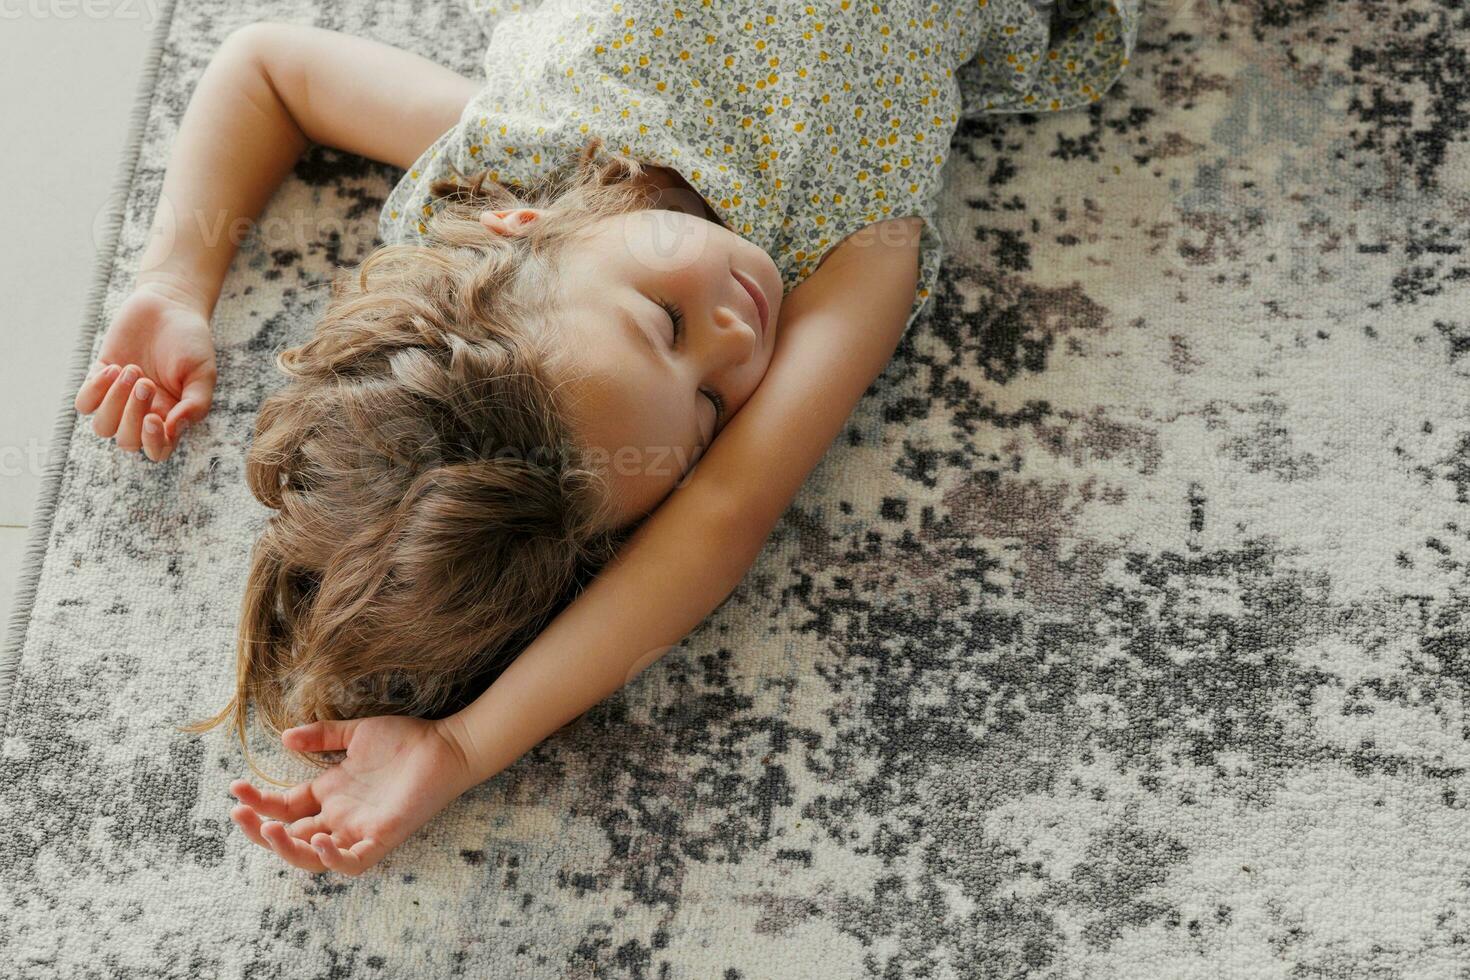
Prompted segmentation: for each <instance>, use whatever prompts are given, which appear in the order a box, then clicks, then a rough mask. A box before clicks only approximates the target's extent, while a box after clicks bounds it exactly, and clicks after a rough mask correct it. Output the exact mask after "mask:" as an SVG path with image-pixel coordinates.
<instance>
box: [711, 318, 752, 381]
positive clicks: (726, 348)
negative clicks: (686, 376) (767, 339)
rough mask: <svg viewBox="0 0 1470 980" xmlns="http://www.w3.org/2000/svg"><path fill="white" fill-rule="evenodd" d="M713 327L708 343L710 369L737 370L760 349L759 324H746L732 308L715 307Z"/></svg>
mask: <svg viewBox="0 0 1470 980" xmlns="http://www.w3.org/2000/svg"><path fill="white" fill-rule="evenodd" d="M714 325H715V329H714V330H713V331H712V334H713V335H712V336H711V337H710V343H709V346H710V348H711V351H710V360H711V362H712V363H711V365H710V366H711V367H712V368H714V369H716V370H720V369H729V368H738V367H740V366H741V365H742V364H744V363H745V362H746V361H748V360H750V359H751V357H752V356H754V354H755V352H756V351H757V350H759V349H760V345H761V341H760V329H761V327H760V324H759V323H747V322H746V320H745V318H744V317H743V316H742V315H741V314H740V313H739V312H738V311H737V310H735V309H734V308H732V307H729V306H719V307H716V308H715V315H714Z"/></svg>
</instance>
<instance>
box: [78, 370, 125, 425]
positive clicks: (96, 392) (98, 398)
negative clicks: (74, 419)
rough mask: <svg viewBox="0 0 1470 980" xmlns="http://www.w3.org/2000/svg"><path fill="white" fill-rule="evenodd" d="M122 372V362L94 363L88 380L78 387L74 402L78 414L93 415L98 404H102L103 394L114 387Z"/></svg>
mask: <svg viewBox="0 0 1470 980" xmlns="http://www.w3.org/2000/svg"><path fill="white" fill-rule="evenodd" d="M119 374H122V365H120V364H102V363H101V362H98V363H97V364H95V365H93V367H92V372H91V373H90V374H88V375H87V380H85V381H83V382H82V386H81V387H80V388H78V389H77V400H76V402H75V403H74V404H75V405H76V410H77V414H78V415H91V414H92V413H93V412H95V411H97V406H98V405H101V404H102V396H103V395H105V394H107V390H108V389H109V388H111V387H112V383H113V382H114V381H116V380H117V376H118V375H119Z"/></svg>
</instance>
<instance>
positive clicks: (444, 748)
mask: <svg viewBox="0 0 1470 980" xmlns="http://www.w3.org/2000/svg"><path fill="white" fill-rule="evenodd" d="M281 742H282V744H284V745H285V746H286V747H287V748H289V749H294V750H296V751H298V752H333V751H338V750H342V749H345V750H346V751H347V758H345V759H344V760H342V761H341V762H339V763H337V764H335V765H333V766H332V767H331V768H329V769H328V770H326V772H324V773H322V774H321V775H320V776H318V777H316V778H315V779H313V780H310V781H309V782H304V783H300V784H298V785H296V786H294V787H292V788H291V789H289V790H287V791H286V792H284V793H277V792H272V791H267V790H259V789H256V788H255V787H254V786H252V785H251V784H250V783H249V782H247V781H246V780H243V779H237V780H236V781H235V782H233V783H231V784H230V792H231V793H232V794H234V796H235V797H236V798H237V799H238V800H239V801H240V805H238V806H236V807H235V808H234V809H232V810H231V811H230V819H232V820H234V821H235V823H236V824H237V825H239V827H240V829H241V830H243V831H244V832H245V836H247V837H249V838H250V839H251V840H253V841H254V842H255V843H257V844H259V845H260V846H261V847H264V848H266V849H267V850H270V851H274V852H275V853H276V854H277V855H279V856H280V858H281V860H283V861H285V862H286V863H287V864H291V865H294V866H296V867H298V868H305V869H306V870H308V871H322V870H326V869H330V870H332V871H340V872H341V873H343V874H346V875H357V874H360V873H362V872H363V871H365V870H366V869H367V868H369V867H371V866H372V865H374V864H376V863H377V862H378V861H380V860H382V858H383V856H384V855H386V854H387V853H388V852H389V851H391V850H393V848H395V847H397V846H398V845H399V844H401V843H403V842H404V841H405V840H407V839H408V837H409V836H411V835H412V834H413V833H414V832H415V831H416V830H418V829H419V828H420V827H422V826H423V825H424V824H426V823H428V822H429V820H430V819H431V818H432V817H433V816H434V815H435V814H436V813H438V812H439V811H440V810H442V809H444V807H446V806H448V805H449V804H450V803H451V802H453V801H454V800H455V799H456V798H458V797H459V795H460V794H461V793H463V792H464V791H465V790H467V789H469V788H470V787H471V786H473V785H475V783H477V782H478V781H479V780H477V779H476V778H474V777H473V776H471V775H470V772H469V766H468V764H467V762H466V759H465V755H464V752H463V751H462V750H461V748H460V746H459V745H458V743H457V742H456V741H455V739H454V737H453V736H452V735H451V734H450V733H449V732H448V730H447V729H446V728H445V727H444V726H443V725H441V724H440V723H439V722H435V721H426V720H424V719H422V718H413V717H409V716H407V715H378V716H376V717H372V718H356V719H352V720H350V721H318V722H313V723H311V724H309V725H300V726H298V727H296V728H288V729H287V730H286V731H284V732H282V733H281Z"/></svg>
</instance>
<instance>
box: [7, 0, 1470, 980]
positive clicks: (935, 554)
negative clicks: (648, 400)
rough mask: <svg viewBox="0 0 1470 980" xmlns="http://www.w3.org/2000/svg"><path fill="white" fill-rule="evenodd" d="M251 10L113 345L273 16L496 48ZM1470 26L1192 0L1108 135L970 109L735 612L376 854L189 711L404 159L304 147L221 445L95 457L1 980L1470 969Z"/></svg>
mask: <svg viewBox="0 0 1470 980" xmlns="http://www.w3.org/2000/svg"><path fill="white" fill-rule="evenodd" d="M251 6H252V9H251V11H250V12H249V13H248V14H247V13H246V12H244V11H241V10H239V9H237V8H236V6H235V5H232V4H228V3H225V2H223V0H213V2H207V0H184V2H183V3H182V4H181V5H180V6H179V7H178V9H177V10H176V11H175V12H174V13H173V15H172V18H171V21H170V23H169V26H168V30H167V39H166V46H165V49H164V53H163V60H162V63H161V71H160V73H159V77H158V81H157V86H156V90H155V91H154V93H153V95H152V100H151V103H150V107H149V112H148V119H147V131H146V138H145V141H144V143H143V149H142V152H141V156H140V160H139V164H138V166H137V168H136V172H135V173H134V175H133V178H132V183H131V193H130V196H129V199H128V202H127V211H126V221H125V225H124V228H123V233H122V238H121V244H120V249H119V251H118V254H117V255H116V257H115V260H114V263H113V267H112V276H111V280H110V286H109V291H108V294H107V301H106V303H105V312H104V317H103V318H102V319H101V320H99V322H105V315H106V314H109V313H110V312H111V310H113V309H115V308H116V305H117V303H118V302H119V301H120V300H121V298H122V297H123V296H124V295H125V291H126V290H127V288H128V286H129V283H130V280H131V276H132V274H133V269H134V268H135V267H136V260H137V255H138V252H139V249H140V247H141V245H142V243H143V233H144V230H145V228H146V223H147V218H148V216H149V215H150V213H151V210H152V206H153V204H154V202H155V201H156V199H157V194H158V190H159V185H160V181H161V178H162V170H163V166H164V163H165V161H166V159H167V152H168V149H169V146H170V144H171V141H172V139H173V136H174V133H175V131H176V127H177V124H178V120H179V118H180V116H181V115H182V112H183V110H184V107H185V105H186V102H187V98H188V95H189V92H190V91H191V88H192V86H193V84H194V82H195V81H196V80H197V78H198V76H199V74H200V72H201V71H202V69H203V67H204V65H205V63H206V61H207V59H208V58H209V56H210V54H211V52H212V51H213V50H214V48H215V47H216V45H217V44H218V43H219V41H220V40H221V39H222V38H223V37H224V36H225V35H226V34H227V33H228V32H229V31H230V30H231V29H233V28H234V27H236V26H238V25H239V24H241V23H244V22H245V21H246V20H247V19H257V18H274V19H284V20H293V21H298V22H314V23H318V24H321V25H323V26H328V27H334V28H339V29H343V30H349V31H355V32H360V33H363V34H366V35H370V36H373V37H376V38H380V39H382V40H386V41H390V42H393V43H397V44H401V45H404V46H407V47H410V48H413V49H416V50H418V51H420V52H422V53H425V54H428V55H431V56H433V57H435V58H437V59H439V60H441V61H443V62H445V63H446V64H449V65H451V66H453V67H455V68H458V69H460V70H462V71H465V72H467V73H468V72H472V71H473V70H474V68H475V62H476V58H477V56H478V53H479V48H480V46H481V45H482V44H483V40H482V38H481V36H480V34H479V29H478V27H477V25H476V24H474V23H473V22H472V21H471V20H470V19H469V18H468V16H467V15H465V14H464V13H463V12H462V10H461V5H460V4H457V3H445V4H424V3H406V2H399V3H391V2H386V0H384V2H377V3H354V4H348V3H341V2H313V3H306V2H288V0H278V2H266V3H255V4H252V5H251ZM1467 52H1470V24H1467V15H1466V13H1465V11H1464V9H1463V7H1461V6H1460V4H1459V3H1458V2H1452V0H1415V2H1412V3H1388V2H1376V0H1356V2H1340V3H1323V2H1320V0H1250V2H1232V3H1230V4H1226V5H1222V4H1218V3H1215V2H1212V0H1200V2H1198V3H1194V2H1192V0H1191V2H1185V3H1183V4H1175V5H1172V6H1165V5H1155V6H1153V7H1152V8H1151V9H1150V10H1149V12H1148V14H1147V19H1146V22H1145V24H1144V27H1143V30H1142V32H1141V36H1140V43H1139V48H1138V51H1137V52H1136V57H1135V58H1134V60H1133V64H1132V65H1131V67H1130V69H1129V71H1128V73H1127V74H1126V75H1125V77H1124V79H1123V81H1122V83H1121V84H1119V85H1118V87H1117V88H1116V89H1114V90H1113V91H1111V92H1110V93H1108V95H1107V97H1106V98H1104V99H1103V100H1102V101H1100V102H1098V103H1097V104H1095V105H1094V106H1093V107H1092V108H1091V110H1090V111H1085V112H1078V113H1073V114H1067V115H1062V116H1047V117H1039V116H1038V117H1032V116H1017V117H991V118H977V119H967V120H965V121H964V122H963V124H962V125H961V127H960V129H959V130H958V132H957V133H956V135H955V154H954V157H953V160H952V162H951V164H950V171H949V173H948V184H947V191H946V195H947V196H946V198H945V206H944V216H945V217H944V220H945V232H946V234H947V236H948V239H949V242H950V246H951V257H950V262H949V266H948V269H947V271H946V273H945V275H944V278H943V282H942V289H941V292H940V293H939V294H938V295H937V296H936V300H935V304H934V307H933V311H932V316H931V317H930V318H928V319H927V320H925V321H923V322H921V323H919V324H917V325H916V326H915V328H914V329H913V331H912V332H911V333H910V334H909V335H908V336H907V337H906V338H905V340H904V342H903V345H902V347H901V348H900V350H899V352H898V354H897V356H896V357H895V358H894V360H893V362H892V364H891V365H890V367H889V369H888V370H887V372H886V373H885V374H884V376H883V377H882V378H881V379H880V380H879V382H877V383H876V384H875V385H874V387H873V389H872V391H871V392H870V393H869V396H868V398H867V399H866V400H865V401H864V403H863V404H862V406H861V408H860V410H859V411H858V413H857V414H856V415H855V416H854V418H853V419H852V422H851V425H850V427H849V428H848V430H847V432H846V433H845V435H844V436H843V437H842V438H841V439H839V441H838V442H837V444H835V445H834V446H833V448H832V451H831V452H830V453H829V455H828V456H827V458H826V460H825V461H824V462H823V464H822V465H821V466H820V467H819V469H818V470H817V471H816V472H815V473H814V474H813V475H812V478H811V480H810V481H809V483H808V484H807V486H806V487H805V489H804V490H803V492H802V493H801V495H800V496H799V497H798V499H797V501H796V503H795V505H794V506H793V507H792V509H791V511H790V513H789V514H788V515H787V517H786V519H785V520H784V521H783V523H782V524H781V526H780V528H779V530H778V532H777V534H776V535H775V536H774V537H773V538H772V539H771V541H770V542H769V544H768V546H767V548H766V549H765V551H764V553H763V554H762V556H761V558H760V561H759V563H758V564H757V565H756V567H754V568H753V569H752V570H751V572H750V574H749V575H748V576H747V578H746V580H745V582H744V583H743V584H742V585H741V587H740V588H739V590H738V591H737V592H736V593H735V594H734V595H733V596H732V597H731V599H730V600H729V601H728V602H727V603H726V604H725V605H724V606H723V607H721V608H720V609H719V610H718V611H717V612H716V613H715V615H713V616H712V617H711V618H710V619H709V621H708V622H707V623H706V624H704V626H703V627H702V628H701V629H699V631H698V632H696V633H695V634H693V635H692V636H690V637H689V638H688V639H687V640H686V641H685V642H684V643H683V644H682V646H681V647H680V648H679V649H677V650H675V651H674V652H672V653H671V654H670V655H669V656H667V657H666V658H665V659H664V660H663V661H661V662H660V663H659V664H658V665H656V666H655V667H654V668H652V669H650V670H648V671H646V672H645V673H643V674H642V675H640V676H639V677H638V678H637V680H636V682H635V683H634V684H633V685H632V686H631V687H629V688H628V689H626V690H625V691H623V692H622V693H620V694H619V695H617V696H616V697H614V698H612V699H610V700H609V701H607V702H605V703H604V704H602V705H601V706H599V707H598V708H597V709H595V710H594V711H592V712H591V713H590V714H588V715H587V716H585V717H584V718H583V719H581V720H580V721H579V722H577V723H576V724H574V725H573V726H571V727H569V728H568V729H566V730H564V731H563V732H561V733H559V734H558V735H557V736H555V737H554V738H552V739H551V740H550V741H548V742H547V743H545V744H544V745H542V746H540V747H539V748H538V749H537V750H535V751H534V752H533V753H531V754H530V755H528V756H527V757H526V758H524V759H523V760H521V761H520V762H519V763H518V764H517V765H516V766H514V767H513V768H512V769H511V770H509V771H508V772H506V773H504V774H503V775H501V776H500V777H498V778H496V779H494V780H492V781H491V782H489V783H488V784H486V785H484V786H482V787H480V788H479V789H478V790H476V791H475V792H473V793H472V794H470V795H469V796H467V797H466V798H465V799H463V800H462V801H461V802H460V803H459V804H458V805H456V806H454V807H453V808H452V809H450V810H448V811H447V812H446V813H444V814H443V815H442V817H441V818H440V819H438V820H436V821H435V822H434V823H433V824H431V825H430V827H429V828H427V830H426V831H425V832H424V833H423V834H422V835H420V836H418V837H416V838H415V839H413V840H412V841H411V842H410V843H408V844H407V845H406V846H404V847H403V848H402V849H401V850H399V851H397V852H396V853H394V854H393V855H391V856H390V858H389V859H388V860H387V861H386V862H385V863H384V864H383V865H381V866H380V868H379V869H378V870H377V871H375V872H374V873H371V874H369V875H366V876H364V877H362V878H358V879H342V878H337V877H334V876H328V875H323V876H312V875H310V874H307V873H305V872H302V871H298V870H294V869H290V868H286V867H284V866H283V865H282V864H281V863H280V862H279V861H277V860H276V859H275V858H274V857H273V856H271V855H269V854H267V853H266V852H264V851H262V850H260V849H259V848H257V847H255V846H254V845H252V844H251V843H249V842H248V841H247V840H246V839H245V838H244V837H243V836H242V835H240V834H239V833H238V832H236V831H235V830H234V828H233V827H232V826H231V825H230V823H229V820H228V817H227V810H228V807H229V803H230V801H229V798H228V796H227V793H226V786H227V784H228V782H229V780H230V779H231V778H233V777H235V776H237V775H240V774H242V773H243V772H244V767H243V763H242V761H241V757H240V755H239V753H238V751H237V750H236V749H235V748H234V747H233V746H232V745H231V744H230V743H229V742H228V741H227V740H226V738H225V737H224V736H223V735H221V734H219V733H214V734H212V735H211V736H210V737H205V738H202V739H197V738H192V737H187V736H182V735H179V734H176V733H175V732H174V731H173V730H172V729H171V727H170V726H171V724H173V723H176V722H182V721H185V720H188V719H192V718H197V717H200V716H201V715H203V714H204V713H206V712H212V711H213V710H214V709H215V708H217V707H218V706H219V704H221V703H222V701H223V699H224V698H225V697H226V695H227V693H228V691H229V689H230V684H231V662H232V650H231V642H232V638H233V629H234V622H235V616H236V610H237V602H238V595H239V591H240V587H241V584H242V582H243V578H244V572H245V557H246V553H247V548H248V545H249V543H250V540H251V538H252V535H253V533H254V531H255V530H256V529H257V528H258V527H259V525H260V523H261V521H262V520H263V518H264V511H263V510H262V509H261V508H260V507H259V506H257V505H256V504H255V503H254V502H253V500H252V499H251V497H250V496H249V493H248V492H247V490H246V488H245V486H244V483H243V481H242V478H241V460H242V453H243V449H244V447H245V445H246V443H247V440H248V436H249V432H250V427H251V424H252V421H253V418H254V414H255V412H256V409H257V407H258V406H259V404H260V402H261V399H262V397H263V396H264V395H265V394H266V393H267V392H268V391H270V390H271V389H272V388H273V387H274V386H275V385H277V384H278V383H279V382H278V379H277V378H276V376H275V375H274V373H273V368H272V365H271V355H272V352H273V351H275V350H276V349H279V348H280V347H282V346H283V345H286V344H289V343H293V342H296V341H299V340H300V339H302V338H303V337H305V336H307V334H308V333H309V331H310V330H311V327H312V324H313V318H314V316H315V314H316V313H318V312H319V311H320V309H321V308H322V305H323V303H324V301H325V292H324V290H323V288H322V284H323V283H324V282H325V281H326V279H327V277H328V276H329V274H330V272H331V270H332V269H333V267H334V266H336V265H338V264H341V263H346V262H350V261H353V260H355V259H357V258H360V257H361V256H362V255H363V254H365V252H366V251H367V249H368V248H370V246H371V244H372V241H371V239H372V235H373V224H374V221H375V219H376V212H377V205H378V204H380V203H381V201H382V199H383V198H384V196H385V194H386V192H387V190H388V188H389V187H390V185H391V181H392V180H393V179H394V177H395V176H396V174H395V173H394V172H393V171H391V170H389V169H388V168H385V167H380V166H376V165H369V164H366V163H363V162H362V161H359V160H356V159H353V158H349V157H345V156H340V155H337V154H333V153H328V152H318V153H314V154H313V155H311V156H310V157H309V158H308V159H306V160H305V161H303V163H302V164H301V166H300V167H298V168H297V170H296V173H295V175H294V177H293V179H292V180H291V181H290V183H289V184H288V186H287V187H285V188H284V189H283V191H282V192H281V193H280V194H279V195H278V196H277V197H276V198H275V200H274V201H273V202H272V204H271V208H270V211H269V212H268V213H267V215H266V219H265V222H264V224H263V226H262V228H261V234H260V235H259V236H258V237H257V238H255V239H252V240H251V241H250V242H248V243H247V244H246V246H245V248H244V250H243V252H242V254H241V256H240V259H239V261H238V262H237V263H236V264H235V266H234V268H233V270H232V271H231V274H230V278H229V280H228V283H227V285H226V289H225V293H224V297H223V299H222V301H221V303H220V306H219V313H218V317H217V330H218V338H219V346H220V368H221V378H222V381H221V386H220V390H219V395H218V400H217V402H216V407H215V409H214V412H213V414H212V415H211V416H210V418H209V419H208V421H207V424H205V425H204V426H203V427H202V430H198V431H195V432H192V433H191V434H190V436H189V438H188V441H187V444H186V446H185V447H184V448H183V450H182V451H181V453H180V455H179V456H178V457H177V458H176V459H175V460H174V461H172V462H171V463H169V464H168V465H166V466H162V467H159V466H152V465H149V464H147V463H146V462H144V461H143V460H141V458H139V459H126V458H123V457H122V456H120V455H119V454H118V453H117V452H116V451H115V450H114V449H112V448H111V447H110V446H109V445H103V444H101V443H99V441H98V440H96V439H95V438H93V437H92V436H91V435H90V430H88V429H86V428H85V426H82V425H79V426H78V430H77V434H76V437H75V439H74V440H73V441H72V443H71V444H70V447H69V449H68V452H67V456H66V460H65V470H64V477H63V479H62V482H61V484H60V489H59V494H58V497H57V503H56V507H55V515H54V524H53V526H52V529H51V534H50V539H49V545H48V549H47V552H46V558H45V561H44V564H43V565H42V566H41V567H40V572H39V576H40V577H39V582H38V587H37V598H36V602H35V606H34V611H33V615H32V617H31V619H30V622H29V626H28V628H27V630H26V632H25V634H24V642H23V645H22V646H21V647H20V648H19V651H18V653H19V657H20V661H19V673H18V676H17V678H16V681H15V683H14V689H13V692H12V693H13V697H12V698H11V702H10V707H9V712H8V715H7V717H6V718H5V720H4V743H3V756H0V973H3V975H4V976H6V977H27V978H29V977H38V978H40V977H46V978H49V977H58V978H75V977H103V976H107V977H200V976H208V977H213V976H220V977H261V978H264V977H296V976H314V977H327V976H330V977H344V978H345V977H351V978H362V977H408V976H412V977H447V976H458V975H464V976H476V977H492V976H493V977H511V976H514V977H533V978H543V977H544V978H552V977H556V978H590V977H593V976H597V977H628V978H634V977H637V978H643V977H647V978H685V977H687V978H726V980H735V978H765V977H778V978H824V980H825V978H833V977H864V978H875V980H876V978H909V977H961V978H980V977H1020V976H1027V977H1120V978H1145V977H1170V978H1174V977H1374V978H1400V977H1403V978H1411V977H1412V978H1420V977H1465V976H1470V847H1467V843H1466V840H1467V834H1470V811H1467V804H1470V780H1467V775H1466V767H1467V765H1470V746H1467V742H1466V739H1467V692H1470V651H1467V647H1470V622H1467V611H1470V606H1467V597H1470V506H1467V504H1470V384H1467V381H1470V311H1467V306H1466V297H1467V283H1466V280H1467V278H1470V254H1467V239H1470V233H1467V228H1470V81H1467V79H1470V53H1467ZM96 326H97V324H89V326H88V329H94V328H95V327H96ZM260 749H261V751H262V752H264V753H267V761H275V762H276V763H277V769H276V771H277V772H283V773H296V774H299V773H301V772H302V771H303V770H299V769H287V768H285V767H284V766H285V763H284V760H282V759H281V758H280V756H279V753H276V754H275V755H270V754H269V753H270V746H268V745H267V744H265V743H264V740H262V742H261V745H260Z"/></svg>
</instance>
